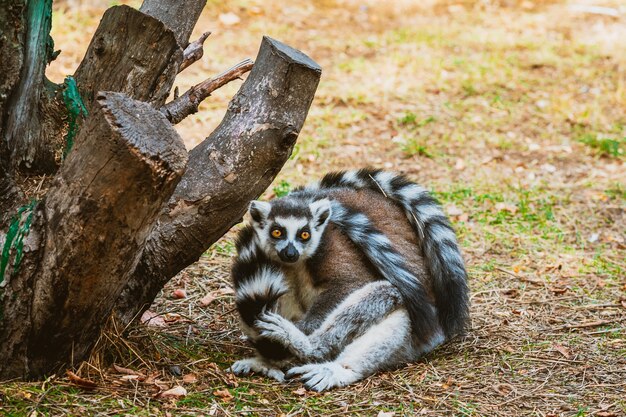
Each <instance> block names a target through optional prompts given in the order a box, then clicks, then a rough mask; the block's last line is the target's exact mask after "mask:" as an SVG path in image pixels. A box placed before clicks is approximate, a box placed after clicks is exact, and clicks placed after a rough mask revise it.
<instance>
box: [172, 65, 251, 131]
mask: <svg viewBox="0 0 626 417" xmlns="http://www.w3.org/2000/svg"><path fill="white" fill-rule="evenodd" d="M253 65H254V62H253V61H252V60H251V59H245V60H243V61H241V62H240V63H239V64H237V65H235V66H234V67H232V68H230V69H228V70H226V71H224V72H222V73H221V74H219V75H218V76H216V77H214V78H210V79H208V80H205V81H202V82H201V83H200V84H197V85H194V86H193V87H191V88H190V89H189V90H187V92H185V94H183V95H182V96H180V97H178V98H177V99H175V100H173V101H170V102H169V103H167V104H166V105H164V106H163V107H161V113H163V114H164V115H165V117H167V119H168V120H169V121H170V122H171V123H172V124H177V123H180V122H181V121H182V120H183V119H184V118H185V117H187V116H189V115H190V114H194V113H196V112H197V111H198V106H199V105H200V103H202V101H203V100H204V99H206V98H207V97H209V96H210V95H211V93H212V92H213V91H215V90H217V89H218V88H220V87H222V86H223V85H226V84H228V83H229V82H231V81H233V80H236V79H237V78H239V77H241V76H242V75H243V74H245V73H246V72H248V71H250V70H251V69H252V66H253Z"/></svg>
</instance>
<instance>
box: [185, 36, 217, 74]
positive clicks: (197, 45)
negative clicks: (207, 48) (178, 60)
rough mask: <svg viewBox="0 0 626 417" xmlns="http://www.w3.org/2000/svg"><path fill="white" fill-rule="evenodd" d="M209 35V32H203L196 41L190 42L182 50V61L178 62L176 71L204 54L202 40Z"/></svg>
mask: <svg viewBox="0 0 626 417" xmlns="http://www.w3.org/2000/svg"><path fill="white" fill-rule="evenodd" d="M210 35H211V32H204V33H203V34H202V35H201V36H200V37H199V38H198V40H197V41H194V42H191V43H190V44H189V46H187V47H186V48H185V51H184V52H183V63H182V64H180V68H178V72H179V73H180V72H182V71H183V70H184V69H185V68H187V67H188V66H190V65H191V64H193V63H194V62H196V61H197V60H199V59H200V58H202V55H204V41H206V39H207V38H208V37H209V36H210Z"/></svg>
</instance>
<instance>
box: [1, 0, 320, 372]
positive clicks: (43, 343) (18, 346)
mask: <svg viewBox="0 0 626 417" xmlns="http://www.w3.org/2000/svg"><path fill="white" fill-rule="evenodd" d="M41 1H42V2H41V3H39V0H33V1H32V2H29V3H28V4H29V5H28V7H27V6H26V5H25V2H24V1H19V0H15V1H13V2H12V3H11V4H10V5H9V7H5V8H3V9H2V10H0V30H2V31H3V33H9V34H11V36H10V37H3V36H0V53H2V56H3V60H2V62H0V71H1V70H4V71H3V72H1V73H0V116H1V117H0V134H1V135H2V136H1V137H2V138H3V139H4V140H2V142H1V144H0V193H1V194H0V209H2V210H3V211H2V213H0V214H1V215H2V217H1V218H0V219H1V220H2V221H3V223H2V224H0V250H1V251H0V254H1V257H0V261H1V262H0V380H1V379H6V378H15V377H18V378H38V377H42V376H44V375H46V374H49V373H51V372H56V371H58V370H59V369H60V368H62V367H63V366H68V365H73V364H75V363H76V362H78V361H80V360H82V359H83V358H84V357H85V356H86V355H88V353H89V351H90V349H91V347H92V346H93V344H94V342H95V341H96V340H97V339H98V335H99V332H100V330H101V328H102V326H103V324H104V323H105V322H106V320H107V319H108V318H109V317H110V315H111V313H112V312H113V311H115V313H116V315H117V317H118V318H119V319H121V320H122V321H123V322H124V323H125V324H126V323H128V322H129V321H130V320H131V319H132V318H133V317H136V314H137V313H138V312H141V311H142V310H143V309H145V308H147V307H148V306H149V304H150V303H151V302H152V300H153V299H154V297H155V296H156V295H157V293H158V292H159V290H160V289H161V288H162V287H163V285H164V284H165V283H166V282H167V281H168V280H169V279H170V278H171V277H173V276H174V275H175V274H176V273H178V272H179V271H180V270H182V269H183V268H184V267H186V266H188V265H189V264H191V263H192V262H194V261H195V260H196V259H198V257H199V256H200V255H201V254H202V253H203V252H204V251H205V250H206V249H207V248H208V247H209V246H210V245H211V244H212V243H213V242H215V241H216V240H217V239H218V238H219V237H220V236H221V235H223V234H224V233H225V232H226V231H227V230H228V228H230V227H231V226H232V225H233V224H234V223H236V222H237V221H239V219H240V218H241V216H242V214H243V212H244V211H245V209H246V207H247V204H248V202H249V201H250V200H251V199H253V198H256V197H257V196H258V195H259V194H261V193H262V192H263V190H264V189H265V188H266V187H267V186H268V185H269V184H270V183H271V181H272V180H273V179H274V177H275V176H276V174H277V173H278V171H279V170H280V168H281V167H282V165H283V164H284V162H285V161H286V160H287V158H288V157H289V155H290V153H291V151H292V148H293V145H294V143H295V140H296V138H297V135H298V132H299V131H300V129H301V128H302V125H303V123H304V120H305V118H306V114H307V112H308V109H309V106H310V104H311V102H312V99H313V96H314V94H315V90H316V88H317V84H318V82H319V77H320V73H321V70H320V68H319V67H318V66H317V64H315V63H314V62H313V61H311V60H310V59H309V58H308V57H306V56H305V55H304V54H302V53H301V52H299V51H297V50H294V49H292V48H290V47H288V46H286V45H284V44H281V43H280V42H278V41H275V40H272V39H270V38H265V39H264V40H263V43H262V45H261V48H260V51H259V55H258V58H257V63H256V65H255V66H254V68H253V70H252V73H251V74H250V76H249V77H248V79H247V80H246V82H245V83H244V85H243V86H242V88H241V90H240V91H239V93H238V94H237V95H236V96H235V98H234V99H233V100H232V102H231V103H230V105H229V109H228V112H227V114H226V116H225V118H224V120H223V121H222V123H221V124H220V126H219V127H218V128H217V129H216V130H215V132H213V133H212V134H211V135H210V136H209V137H208V138H207V139H206V140H205V141H204V142H203V143H202V144H200V145H199V146H197V147H196V148H195V149H194V150H193V151H192V152H191V153H190V154H189V155H188V154H187V152H186V150H185V149H184V146H183V144H182V141H181V140H180V138H179V137H178V135H177V134H176V132H175V131H174V130H173V128H172V126H171V123H170V122H169V121H168V120H167V119H166V117H165V116H164V115H163V114H162V113H161V111H160V109H161V108H163V106H164V104H165V100H166V98H167V96H168V94H169V91H170V89H171V86H172V85H173V82H174V79H175V76H176V74H177V73H178V71H179V67H180V64H181V62H182V60H183V53H182V48H181V46H186V45H187V43H188V40H189V35H190V33H191V30H192V29H193V25H194V24H195V21H196V19H197V18H198V16H199V13H200V11H201V9H202V6H203V5H204V3H205V0H183V1H180V2H175V1H164V0H146V1H145V2H144V6H142V8H141V11H137V10H134V9H132V8H130V7H127V6H117V7H113V8H111V9H109V10H108V11H107V12H106V13H105V15H104V17H103V19H102V21H101V22H100V25H99V27H98V29H97V31H96V34H95V35H94V38H93V39H92V42H91V43H90V45H89V48H88V50H87V53H86V55H85V58H84V60H83V62H82V63H81V65H80V67H79V68H78V69H77V71H76V74H75V79H76V81H77V83H78V89H79V91H80V92H81V94H82V97H83V100H84V102H85V106H86V107H87V109H88V116H87V117H85V119H84V120H83V122H82V126H80V129H79V130H78V136H77V137H76V144H75V146H74V148H73V149H72V150H71V152H69V154H68V155H67V157H66V159H65V160H64V161H63V163H62V165H61V167H60V169H59V170H58V172H57V173H56V176H55V177H54V180H53V181H52V184H51V186H50V188H49V189H48V190H47V194H46V195H45V197H44V198H43V199H42V200H41V201H39V202H37V201H31V203H29V204H27V205H25V206H22V207H21V208H19V209H17V206H19V205H21V204H24V202H25V200H24V198H23V194H22V193H21V191H20V190H19V187H17V186H16V185H15V184H16V181H15V175H16V172H17V171H16V170H21V171H22V172H25V173H31V172H42V171H47V170H49V169H51V167H53V168H56V164H57V163H58V162H60V158H58V155H57V154H58V150H59V142H61V143H62V142H63V135H62V132H63V131H64V130H66V126H65V123H64V121H63V120H62V119H63V117H61V116H60V115H59V108H60V109H63V108H64V107H62V106H59V104H58V101H59V100H58V97H59V93H60V90H58V86H57V87H54V88H52V89H47V88H46V80H45V77H44V75H43V71H42V68H43V67H44V66H45V63H47V59H49V57H50V56H51V55H50V54H48V53H46V54H42V53H36V54H34V55H33V54H32V50H31V49H32V48H33V47H32V45H38V46H37V47H36V48H34V49H37V48H40V47H41V40H42V39H48V38H47V36H48V32H47V30H49V23H48V26H47V27H48V29H46V26H45V25H46V23H37V22H40V20H41V19H39V20H37V19H33V18H32V16H33V10H32V9H31V6H32V7H35V6H34V5H41V4H43V5H44V6H46V5H49V0H46V1H44V0H41ZM46 7H47V6H46ZM37 10H39V9H37ZM41 10H44V11H45V7H44V8H43V9H41ZM41 10H40V11H41ZM144 12H145V13H144ZM37 13H39V12H37ZM37 13H35V15H38V14H37ZM44 14H45V13H44ZM38 16H40V15H38ZM40 17H41V16H40ZM44 17H45V16H44ZM44 20H45V19H44ZM11 31H13V32H11ZM34 33H37V36H36V37H34V36H31V35H32V34H34ZM35 38H36V39H37V41H36V42H34V41H33V39H35ZM33 42H34V43H33ZM48 50H49V48H48ZM4 57H7V58H6V59H4ZM42 62H43V63H44V64H43V65H42ZM23 77H30V78H31V79H29V80H25V79H24V78H23ZM107 90H108V91H109V92H103V91H107ZM22 93H23V94H22ZM194 105H197V103H195V104H194ZM16 109H19V110H20V116H19V120H23V121H28V123H26V124H25V125H24V126H21V127H22V128H23V129H26V130H27V132H26V133H28V134H26V135H24V136H23V138H24V141H26V142H24V143H20V138H19V137H17V136H15V135H14V133H15V131H16V130H15V127H16V125H15V123H16V120H18V118H16V117H17V116H16V115H15V114H14V113H13V112H14V110H16ZM35 113H36V115H35ZM39 116H41V117H40V118H39V119H37V117H39ZM31 117H32V118H33V120H32V121H31V119H30V118H31ZM37 120H38V122H37ZM42 132H44V133H42ZM33 138H35V139H36V140H34V139H33ZM35 144H36V145H35ZM40 145H41V147H39V146H40ZM20 149H21V150H22V151H19V152H18V151H17V150H20ZM32 149H43V150H45V152H51V151H52V152H53V154H54V155H55V158H54V164H52V165H50V164H49V162H50V161H49V160H48V159H46V158H45V157H43V156H42V155H44V154H45V152H43V151H42V153H38V152H35V153H33V152H31V151H32ZM179 181H180V182H179Z"/></svg>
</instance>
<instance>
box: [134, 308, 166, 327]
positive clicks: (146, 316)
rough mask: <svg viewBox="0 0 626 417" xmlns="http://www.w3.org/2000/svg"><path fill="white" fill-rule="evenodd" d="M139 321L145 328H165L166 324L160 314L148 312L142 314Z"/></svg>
mask: <svg viewBox="0 0 626 417" xmlns="http://www.w3.org/2000/svg"><path fill="white" fill-rule="evenodd" d="M140 321H141V322H142V323H143V324H145V325H146V326H153V327H165V326H167V324H166V323H165V320H164V319H163V317H162V316H161V315H160V314H157V313H155V312H153V311H150V310H146V311H144V312H143V314H142V315H141V319H140Z"/></svg>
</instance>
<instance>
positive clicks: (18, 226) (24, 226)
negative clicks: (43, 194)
mask: <svg viewBox="0 0 626 417" xmlns="http://www.w3.org/2000/svg"><path fill="white" fill-rule="evenodd" d="M36 205H37V200H31V202H30V203H29V204H27V205H25V206H22V207H20V208H19V209H18V210H17V214H16V215H15V216H13V218H12V219H11V223H10V225H9V230H8V231H7V236H6V241H5V242H4V246H3V247H2V254H1V256H0V286H1V285H2V283H3V282H4V274H5V272H6V268H7V266H8V265H9V259H10V258H11V250H12V249H14V250H15V259H14V261H13V272H14V273H15V272H17V270H18V268H19V266H20V262H21V261H22V256H23V252H24V237H25V236H26V235H28V231H29V230H30V226H31V224H32V221H33V213H34V212H35V206H36ZM25 212H28V214H27V215H26V218H25V219H24V221H22V217H23V214H24V213H25Z"/></svg>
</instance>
